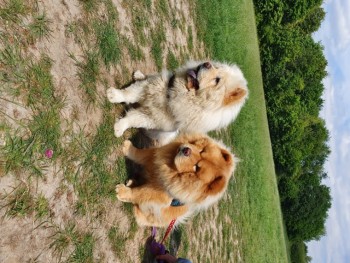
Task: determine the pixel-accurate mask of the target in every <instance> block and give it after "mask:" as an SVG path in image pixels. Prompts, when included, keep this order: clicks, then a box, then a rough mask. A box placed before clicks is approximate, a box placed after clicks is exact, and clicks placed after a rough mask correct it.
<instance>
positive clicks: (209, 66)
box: [203, 62, 211, 69]
mask: <svg viewBox="0 0 350 263" xmlns="http://www.w3.org/2000/svg"><path fill="white" fill-rule="evenodd" d="M203 67H205V68H206V69H210V68H211V64H210V62H205V63H203Z"/></svg>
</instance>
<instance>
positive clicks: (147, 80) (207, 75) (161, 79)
mask: <svg viewBox="0 0 350 263" xmlns="http://www.w3.org/2000/svg"><path fill="white" fill-rule="evenodd" d="M134 79H135V82H134V83H133V84H132V85H130V86H128V87H127V88H125V89H122V90H119V89H115V88H109V89H108V90H107V97H108V99H109V101H110V102H112V103H121V102H125V103H127V104H131V103H137V104H138V107H137V108H132V109H131V110H129V111H128V112H127V114H126V116H125V117H123V118H121V119H117V121H116V123H115V125H114V132H115V136H117V137H120V136H121V135H123V133H124V131H125V130H126V129H128V128H130V127H134V128H145V129H148V130H151V131H150V133H149V136H150V137H151V138H154V139H158V140H161V141H162V139H164V140H163V141H164V143H165V142H167V141H169V140H170V139H172V138H173V137H174V135H176V131H181V132H202V133H206V132H208V131H211V130H216V129H219V128H222V127H225V126H227V125H228V124H229V123H230V122H231V121H233V120H234V119H235V118H236V117H237V115H238V113H239V111H240V110H241V108H242V106H243V105H244V103H245V101H246V99H247V97H248V88H247V81H246V79H245V78H244V76H243V73H242V71H241V70H240V69H239V68H238V66H236V65H229V64H224V63H219V62H198V61H192V62H188V63H187V64H186V65H184V66H183V67H182V68H179V69H177V70H176V71H175V72H174V73H172V72H169V71H163V72H162V73H161V74H156V75H151V76H147V77H146V76H144V74H143V73H141V72H140V71H136V72H135V73H134ZM174 132H175V133H174Z"/></svg>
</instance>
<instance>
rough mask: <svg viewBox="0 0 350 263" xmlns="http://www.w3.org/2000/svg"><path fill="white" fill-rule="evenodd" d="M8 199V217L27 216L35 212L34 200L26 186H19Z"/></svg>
mask: <svg viewBox="0 0 350 263" xmlns="http://www.w3.org/2000/svg"><path fill="white" fill-rule="evenodd" d="M6 199H8V201H7V203H6V205H5V207H7V210H6V213H5V214H6V215H7V216H10V217H14V216H25V215H28V214H31V213H32V212H33V210H34V199H33V197H32V195H31V194H30V192H29V189H28V188H27V187H26V186H24V185H19V186H17V187H16V188H15V189H14V191H13V192H12V193H10V194H9V195H8V196H7V198H6Z"/></svg>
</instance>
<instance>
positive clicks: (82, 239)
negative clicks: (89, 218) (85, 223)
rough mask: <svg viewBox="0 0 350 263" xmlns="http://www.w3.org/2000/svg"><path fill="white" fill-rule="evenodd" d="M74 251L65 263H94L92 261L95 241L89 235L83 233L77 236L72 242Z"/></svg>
mask: <svg viewBox="0 0 350 263" xmlns="http://www.w3.org/2000/svg"><path fill="white" fill-rule="evenodd" d="M73 242H74V246H75V249H74V251H73V253H72V254H71V255H70V257H69V258H68V260H67V263H78V262H79V263H80V262H86V263H89V262H91V263H92V262H94V261H93V248H94V245H95V239H94V237H93V236H92V234H91V233H85V234H81V233H79V235H78V236H77V238H76V239H75V240H73Z"/></svg>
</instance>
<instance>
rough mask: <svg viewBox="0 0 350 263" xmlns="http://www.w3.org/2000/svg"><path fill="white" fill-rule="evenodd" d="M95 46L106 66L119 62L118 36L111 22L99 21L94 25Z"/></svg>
mask: <svg viewBox="0 0 350 263" xmlns="http://www.w3.org/2000/svg"><path fill="white" fill-rule="evenodd" d="M96 36H97V45H98V48H99V54H100V56H101V58H102V60H103V62H104V63H105V65H106V66H110V65H111V64H116V63H118V62H119V60H120V57H121V55H120V47H119V45H120V44H119V41H120V40H119V36H118V33H117V31H116V30H115V28H114V26H113V23H112V22H107V23H105V22H102V21H99V22H98V23H97V24H96Z"/></svg>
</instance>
